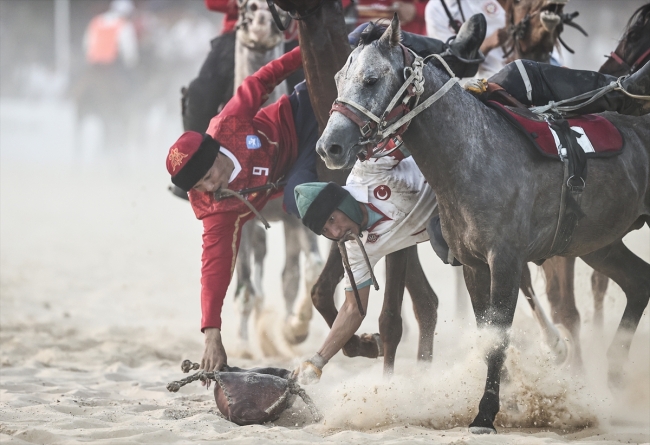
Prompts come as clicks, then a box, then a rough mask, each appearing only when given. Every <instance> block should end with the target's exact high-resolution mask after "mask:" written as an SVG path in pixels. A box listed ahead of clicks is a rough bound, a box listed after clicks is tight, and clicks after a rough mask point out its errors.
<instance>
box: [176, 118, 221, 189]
mask: <svg viewBox="0 0 650 445" xmlns="http://www.w3.org/2000/svg"><path fill="white" fill-rule="evenodd" d="M219 148H220V144H219V143H218V142H217V141H215V140H214V139H212V136H210V135H209V134H201V133H197V132H196V131H186V132H185V133H183V134H182V135H181V137H179V138H178V140H177V141H176V142H174V145H172V147H171V148H170V149H169V154H168V155H167V171H168V172H169V174H170V175H172V182H173V183H174V184H175V185H177V186H178V187H180V188H181V189H183V190H185V191H186V192H187V191H189V190H190V189H191V188H192V187H194V186H195V185H196V183H197V182H199V181H200V180H201V178H203V176H205V174H206V173H207V172H208V170H210V168H211V167H212V165H213V164H214V160H215V159H216V158H217V155H218V154H219Z"/></svg>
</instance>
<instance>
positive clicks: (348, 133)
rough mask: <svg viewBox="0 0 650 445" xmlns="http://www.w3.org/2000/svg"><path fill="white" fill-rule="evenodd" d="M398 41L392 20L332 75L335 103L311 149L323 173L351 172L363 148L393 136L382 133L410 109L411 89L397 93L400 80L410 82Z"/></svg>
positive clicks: (409, 57)
mask: <svg viewBox="0 0 650 445" xmlns="http://www.w3.org/2000/svg"><path fill="white" fill-rule="evenodd" d="M400 39H401V31H400V24H399V19H398V18H397V15H395V17H393V20H392V22H391V24H390V26H389V27H388V28H387V29H386V30H385V31H384V33H383V34H382V35H381V37H380V38H378V39H376V40H373V41H371V42H366V43H365V44H362V45H360V46H358V47H357V48H356V49H355V50H354V51H352V53H351V54H350V56H349V57H348V59H347V62H346V63H345V65H344V66H343V68H341V70H340V71H339V72H338V73H337V74H336V76H335V81H336V87H337V90H338V98H337V100H336V101H335V102H334V105H333V106H332V111H331V112H330V114H331V115H330V118H329V121H328V122H327V126H326V127H325V130H324V131H323V134H322V136H321V138H320V139H319V141H318V143H317V145H316V151H317V153H318V154H319V155H320V156H321V158H323V160H324V161H325V164H326V165H327V167H328V168H331V169H341V168H348V167H351V166H352V165H353V164H354V162H355V160H356V156H357V155H358V154H359V153H360V152H361V150H363V149H364V148H365V147H369V148H371V147H373V146H374V145H376V144H381V143H383V142H384V141H386V140H387V138H388V137H389V136H390V135H392V134H393V133H390V132H385V133H382V130H386V129H387V128H391V126H392V124H394V123H396V122H397V121H399V119H400V118H401V117H403V116H404V115H405V114H406V113H407V112H408V110H409V108H408V107H410V106H411V105H413V101H411V99H412V97H411V98H409V94H410V92H411V91H412V88H408V89H406V90H405V89H404V88H402V87H403V85H404V84H405V78H406V77H409V78H412V76H411V75H412V73H413V70H412V68H410V66H411V61H412V60H413V56H412V55H411V53H410V50H408V49H406V48H405V47H404V46H402V45H401V43H400ZM419 60H420V62H421V61H422V59H419ZM405 66H406V67H408V68H405ZM414 66H415V65H414ZM420 66H421V65H420ZM420 73H421V71H420ZM420 94H421V92H420ZM402 104H404V107H403V108H401V107H402ZM389 108H390V109H389ZM394 111H397V113H394ZM404 129H405V128H404ZM389 133H390V134H389Z"/></svg>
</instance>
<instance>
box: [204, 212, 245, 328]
mask: <svg viewBox="0 0 650 445" xmlns="http://www.w3.org/2000/svg"><path fill="white" fill-rule="evenodd" d="M247 216H249V215H247ZM247 220H248V219H247V217H245V216H244V215H243V214H238V213H236V212H226V213H217V214H214V215H210V216H207V217H206V218H204V219H203V227H204V232H203V256H202V258H201V261H202V266H201V313H202V314H203V317H202V319H201V330H202V331H204V330H205V329H206V328H217V329H221V308H222V307H223V300H224V298H225V297H226V291H227V290H228V286H229V285H230V280H231V279H232V273H233V270H234V266H235V259H236V258H237V251H238V249H239V241H240V238H241V227H242V225H243V224H244V222H246V221H247Z"/></svg>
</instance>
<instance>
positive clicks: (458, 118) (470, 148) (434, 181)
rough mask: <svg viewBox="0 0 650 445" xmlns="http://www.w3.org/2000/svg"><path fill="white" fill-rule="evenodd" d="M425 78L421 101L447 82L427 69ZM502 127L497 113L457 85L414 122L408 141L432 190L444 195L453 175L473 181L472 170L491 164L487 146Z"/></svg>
mask: <svg viewBox="0 0 650 445" xmlns="http://www.w3.org/2000/svg"><path fill="white" fill-rule="evenodd" d="M425 78H426V81H425V93H424V95H423V96H422V98H421V100H420V102H423V101H424V100H425V99H426V98H427V97H429V96H430V95H431V94H433V92H434V91H437V90H438V89H440V87H442V86H443V84H444V82H446V80H447V79H443V78H442V76H439V75H436V76H432V75H431V70H425ZM501 125H502V122H499V117H498V116H497V115H496V113H494V111H493V110H491V109H489V108H488V107H486V106H484V105H483V104H481V102H480V101H479V100H477V99H476V98H474V97H472V96H471V94H470V93H467V92H465V91H464V90H463V89H462V87H461V86H460V85H455V86H453V87H452V88H451V89H450V90H449V91H448V92H447V93H446V94H445V95H444V96H442V97H441V98H440V99H439V100H438V101H437V102H434V103H433V104H432V105H431V106H430V107H429V108H427V109H426V110H425V111H424V112H422V113H421V114H419V115H418V116H417V117H416V118H415V119H413V121H412V122H411V125H410V127H409V129H408V131H406V133H404V142H405V143H406V146H407V147H408V149H409V151H410V152H411V153H412V155H413V158H414V159H415V161H416V162H417V164H418V166H419V167H420V170H421V171H422V173H423V174H424V175H425V177H426V178H427V181H428V182H429V183H430V185H431V187H432V188H433V189H434V191H436V193H440V191H443V190H446V189H448V187H449V185H450V182H449V180H448V178H449V175H450V174H451V175H462V177H464V178H471V177H472V171H474V170H475V169H481V168H482V167H483V166H485V165H487V164H489V162H490V159H489V157H488V153H489V151H490V150H489V149H486V148H487V147H486V145H489V142H488V141H492V142H494V140H495V137H496V136H495V134H496V133H498V128H499V127H500V126H501ZM467 182H468V184H469V183H470V182H471V181H467Z"/></svg>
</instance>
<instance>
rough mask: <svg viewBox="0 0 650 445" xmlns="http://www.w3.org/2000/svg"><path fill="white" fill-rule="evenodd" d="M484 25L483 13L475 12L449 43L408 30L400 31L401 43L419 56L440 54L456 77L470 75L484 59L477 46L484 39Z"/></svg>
mask: <svg viewBox="0 0 650 445" xmlns="http://www.w3.org/2000/svg"><path fill="white" fill-rule="evenodd" d="M486 26H487V25H486V23H485V17H484V16H483V14H476V15H473V16H472V17H470V18H469V20H467V21H466V22H465V23H464V24H463V26H461V28H460V29H459V30H458V35H456V37H454V38H453V40H452V41H451V43H450V44H446V43H443V42H442V41H441V40H438V39H433V38H431V37H424V36H420V35H417V34H412V33H410V32H402V43H403V44H404V46H406V47H407V48H410V49H411V50H413V51H415V52H416V53H417V54H418V55H419V56H420V57H426V56H428V55H431V54H440V55H441V56H442V57H443V58H444V59H445V62H447V64H448V65H449V68H451V70H452V71H453V72H454V74H456V76H457V77H472V76H474V75H475V74H476V72H477V71H478V65H479V63H480V62H482V61H483V59H484V57H483V55H482V54H481V52H480V51H479V48H480V47H481V44H482V43H483V39H485V30H486Z"/></svg>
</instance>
